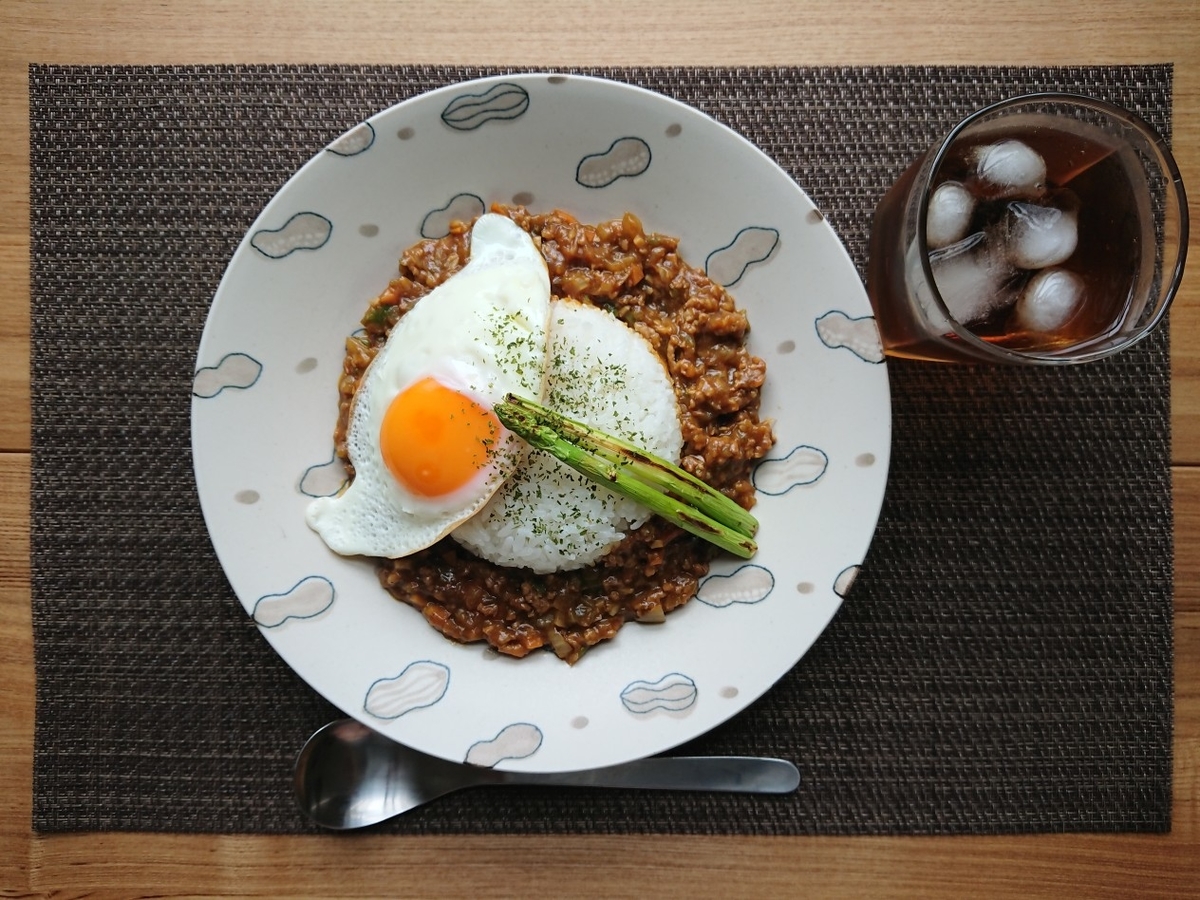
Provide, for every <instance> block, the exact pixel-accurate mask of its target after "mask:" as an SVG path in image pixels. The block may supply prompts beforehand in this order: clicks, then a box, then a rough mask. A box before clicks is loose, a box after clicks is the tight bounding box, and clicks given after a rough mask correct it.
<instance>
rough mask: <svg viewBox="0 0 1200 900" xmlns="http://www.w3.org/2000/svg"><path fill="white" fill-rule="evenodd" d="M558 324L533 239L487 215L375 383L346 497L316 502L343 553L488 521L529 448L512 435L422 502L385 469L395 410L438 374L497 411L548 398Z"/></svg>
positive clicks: (350, 439) (390, 349)
mask: <svg viewBox="0 0 1200 900" xmlns="http://www.w3.org/2000/svg"><path fill="white" fill-rule="evenodd" d="M549 320H550V279H549V275H548V273H547V270H546V263H545V260H544V259H543V258H542V255H541V253H540V252H539V251H538V249H537V247H536V246H535V245H534V243H533V240H532V238H530V236H529V234H528V233H526V232H525V231H524V230H522V229H521V228H520V227H519V226H518V225H516V224H515V223H514V222H512V221H511V220H510V219H508V218H507V217H505V216H501V215H496V214H494V213H489V214H486V215H484V216H481V217H480V218H479V219H478V220H477V221H476V222H475V225H474V227H473V228H472V230H471V256H470V259H469V260H468V262H467V264H466V265H465V266H463V268H462V269H461V270H459V271H458V272H457V273H455V274H454V275H453V276H452V277H451V278H450V279H449V280H447V281H446V282H445V283H443V284H442V285H440V286H438V287H437V288H435V289H434V290H433V291H431V292H430V293H429V294H427V295H426V296H424V297H422V298H421V299H420V300H419V301H418V302H417V303H416V304H415V305H414V306H413V308H412V309H411V310H409V311H408V312H407V313H406V314H405V315H404V316H403V317H402V318H401V319H400V321H399V322H398V323H397V324H396V326H395V327H394V328H393V329H392V332H391V334H390V335H389V336H388V340H387V342H386V343H385V344H384V346H383V347H382V348H381V349H380V350H379V352H378V353H377V354H376V356H375V359H374V360H373V361H372V362H371V365H370V366H369V367H368V368H367V371H366V373H365V374H364V375H363V379H362V382H361V384H360V385H359V388H358V391H357V392H356V394H355V399H354V405H353V407H352V409H351V413H350V422H349V426H348V429H347V438H346V449H347V453H348V455H349V457H350V462H351V463H352V464H353V466H354V472H355V475H354V481H353V482H352V483H351V484H350V486H349V487H347V488H346V490H345V491H343V492H342V493H341V494H340V495H338V496H337V497H322V498H319V499H317V500H314V501H313V502H312V503H311V504H309V506H308V510H307V514H306V519H307V521H308V524H309V526H310V527H311V528H312V529H313V530H315V531H316V532H317V533H318V534H319V535H320V536H321V538H322V539H323V540H324V541H325V543H326V544H327V545H328V546H329V547H330V548H331V549H332V550H334V551H335V552H337V553H341V554H345V555H364V556H379V557H387V558H391V559H395V558H398V557H401V556H407V555H409V554H411V553H415V552H416V551H418V550H421V549H423V548H425V547H428V546H430V545H431V544H434V543H436V542H437V541H439V540H440V539H441V538H443V537H445V536H446V535H447V534H449V533H450V532H451V531H452V530H453V529H454V528H455V527H456V526H457V525H458V524H459V523H461V522H463V521H465V520H466V519H468V518H470V517H471V516H472V515H474V514H475V513H476V512H478V511H479V509H481V508H482V507H483V506H484V504H486V503H487V501H488V499H489V498H490V497H491V496H492V494H494V493H495V492H496V490H497V489H498V488H499V487H500V486H501V484H503V482H504V480H505V479H506V478H507V477H508V476H509V475H510V474H511V473H512V472H513V471H514V470H515V468H516V466H517V464H518V463H519V462H520V460H521V458H522V456H523V454H524V452H525V448H524V444H523V443H522V442H521V441H520V440H519V439H518V438H517V437H516V436H515V435H513V434H511V433H509V432H508V431H507V430H504V431H503V432H502V434H501V437H500V440H499V441H498V442H497V444H496V447H495V448H494V450H493V452H492V453H491V454H490V456H489V464H488V465H487V466H486V467H485V468H484V469H482V470H481V471H480V472H479V473H478V474H477V475H476V477H475V478H473V479H472V480H471V482H470V483H468V484H467V485H465V486H464V487H463V488H461V489H459V490H457V491H455V492H453V493H452V494H449V495H446V496H443V497H438V498H428V497H422V496H419V495H417V494H414V493H413V492H411V491H409V490H407V489H406V488H405V487H404V486H403V485H402V484H400V483H399V482H398V481H397V480H396V479H395V478H394V477H393V476H392V474H391V472H390V471H389V470H388V468H387V466H386V465H385V463H384V461H383V455H382V453H381V451H380V447H379V430H380V426H381V424H382V422H383V416H384V413H385V412H386V411H387V409H388V406H389V405H390V404H391V402H392V400H393V399H394V398H395V397H396V396H397V394H399V393H400V392H401V391H403V390H404V389H405V388H406V387H408V386H409V385H411V384H413V383H414V382H417V381H419V380H421V379H422V378H426V377H432V378H434V379H436V380H438V381H440V382H441V383H443V384H445V385H446V386H447V387H450V388H452V389H454V390H457V391H459V392H460V393H462V394H465V395H467V396H469V397H471V398H472V399H474V400H476V402H478V403H480V405H482V406H484V407H486V408H489V409H490V408H491V407H492V406H493V405H494V404H495V403H498V402H500V401H501V400H503V398H504V395H505V394H506V393H509V392H512V393H517V394H521V395H523V396H527V397H536V398H538V399H542V398H544V396H545V390H546V352H547V350H546V348H547V340H548V332H549Z"/></svg>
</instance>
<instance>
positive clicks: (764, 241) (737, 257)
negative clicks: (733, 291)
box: [704, 225, 779, 287]
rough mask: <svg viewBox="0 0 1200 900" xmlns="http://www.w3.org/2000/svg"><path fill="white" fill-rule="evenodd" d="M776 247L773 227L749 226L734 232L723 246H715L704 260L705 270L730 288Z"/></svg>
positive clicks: (777, 239) (776, 240)
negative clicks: (731, 238) (730, 239)
mask: <svg viewBox="0 0 1200 900" xmlns="http://www.w3.org/2000/svg"><path fill="white" fill-rule="evenodd" d="M778 246H779V232H778V231H777V230H776V229H774V228H764V227H762V226H759V225H748V226H746V227H745V228H743V229H742V230H741V231H739V232H738V233H737V234H736V235H734V237H733V240H732V241H730V242H729V243H728V244H726V245H725V246H724V247H718V248H717V249H716V250H714V251H713V252H712V253H710V254H708V257H707V258H706V259H705V260H704V271H705V273H706V274H707V275H708V277H709V278H711V279H712V280H713V281H715V282H716V283H717V284H719V285H721V286H722V287H733V285H735V284H737V283H738V282H739V281H741V280H742V276H743V275H745V274H746V270H747V269H748V268H750V267H751V266H752V265H754V264H755V263H761V262H765V261H766V260H767V259H769V258H770V256H771V254H772V253H774V252H775V248H776V247H778Z"/></svg>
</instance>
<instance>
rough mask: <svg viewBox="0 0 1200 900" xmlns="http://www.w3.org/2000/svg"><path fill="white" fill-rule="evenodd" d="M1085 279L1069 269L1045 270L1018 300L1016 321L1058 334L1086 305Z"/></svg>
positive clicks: (1025, 326) (1040, 330)
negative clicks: (1084, 301)
mask: <svg viewBox="0 0 1200 900" xmlns="http://www.w3.org/2000/svg"><path fill="white" fill-rule="evenodd" d="M1083 292H1084V284H1083V279H1082V278H1080V277H1079V276H1078V275H1076V274H1075V273H1074V272H1069V271H1067V270H1066V269H1043V270H1042V271H1041V272H1038V273H1037V274H1036V275H1034V276H1033V278H1031V279H1029V284H1027V285H1026V286H1025V290H1023V291H1022V292H1021V296H1020V297H1019V298H1018V299H1017V308H1016V317H1017V322H1018V324H1020V325H1021V326H1022V327H1023V328H1027V329H1028V330H1030V331H1037V332H1042V333H1047V332H1052V331H1057V330H1058V329H1059V328H1062V326H1063V325H1065V324H1066V323H1067V321H1068V320H1069V319H1070V318H1071V316H1073V315H1075V312H1076V310H1078V309H1079V307H1080V306H1081V305H1083Z"/></svg>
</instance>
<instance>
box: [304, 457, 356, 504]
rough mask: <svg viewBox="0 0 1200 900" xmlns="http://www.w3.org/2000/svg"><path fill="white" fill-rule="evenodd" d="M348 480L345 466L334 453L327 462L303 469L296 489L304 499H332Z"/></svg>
mask: <svg viewBox="0 0 1200 900" xmlns="http://www.w3.org/2000/svg"><path fill="white" fill-rule="evenodd" d="M349 480H350V477H349V476H348V475H347V474H346V467H345V465H343V464H342V461H341V460H340V459H338V458H337V453H334V454H333V455H332V456H331V457H330V458H329V461H328V462H323V463H316V464H315V465H311V466H309V467H308V468H307V469H305V470H304V474H303V475H301V476H300V481H299V483H298V484H297V487H298V489H299V491H300V493H302V494H304V496H306V497H332V496H334V495H335V494H337V493H338V492H339V491H340V490H341V489H342V487H343V486H344V485H345V484H346V482H348V481H349Z"/></svg>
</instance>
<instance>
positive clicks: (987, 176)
mask: <svg viewBox="0 0 1200 900" xmlns="http://www.w3.org/2000/svg"><path fill="white" fill-rule="evenodd" d="M975 154H976V155H975V165H976V172H977V173H978V175H979V177H980V178H981V179H983V180H984V181H986V182H988V183H989V184H991V185H994V186H995V187H997V188H1000V189H1001V192H1002V194H1003V195H1004V196H1010V197H1011V196H1018V195H1024V196H1030V195H1033V194H1036V193H1037V192H1038V191H1040V190H1041V188H1042V186H1043V185H1044V184H1045V183H1046V162H1045V160H1043V159H1042V157H1041V156H1040V155H1039V154H1038V152H1037V151H1036V150H1034V149H1033V148H1032V147H1030V146H1029V145H1028V144H1023V143H1021V142H1020V141H1013V140H1008V141H1000V142H999V143H998V144H988V145H987V146H985V147H980V148H978V149H977V150H976V151H975Z"/></svg>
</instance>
